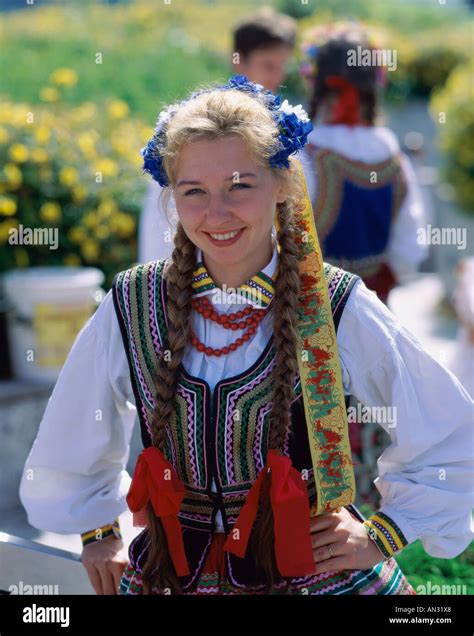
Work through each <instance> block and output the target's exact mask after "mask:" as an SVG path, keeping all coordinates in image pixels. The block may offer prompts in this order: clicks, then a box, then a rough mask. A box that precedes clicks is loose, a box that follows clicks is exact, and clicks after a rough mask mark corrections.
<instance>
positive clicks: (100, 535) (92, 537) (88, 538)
mask: <svg viewBox="0 0 474 636" xmlns="http://www.w3.org/2000/svg"><path fill="white" fill-rule="evenodd" d="M112 536H113V537H116V538H117V539H121V538H122V533H121V532H120V523H119V520H118V519H115V521H114V522H113V523H108V524H107V525H105V526H101V527H100V528H96V529H95V530H89V531H88V532H83V533H82V534H81V541H82V545H89V543H95V542H96V541H102V539H107V537H112Z"/></svg>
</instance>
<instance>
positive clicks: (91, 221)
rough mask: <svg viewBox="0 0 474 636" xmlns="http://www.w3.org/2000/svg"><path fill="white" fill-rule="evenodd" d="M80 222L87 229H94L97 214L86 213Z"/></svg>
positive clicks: (92, 212)
mask: <svg viewBox="0 0 474 636" xmlns="http://www.w3.org/2000/svg"><path fill="white" fill-rule="evenodd" d="M82 222H83V223H84V225H85V226H86V227H88V228H91V229H93V228H95V227H96V226H97V214H96V213H95V212H94V211H91V212H88V213H87V214H85V215H84V218H83V219H82Z"/></svg>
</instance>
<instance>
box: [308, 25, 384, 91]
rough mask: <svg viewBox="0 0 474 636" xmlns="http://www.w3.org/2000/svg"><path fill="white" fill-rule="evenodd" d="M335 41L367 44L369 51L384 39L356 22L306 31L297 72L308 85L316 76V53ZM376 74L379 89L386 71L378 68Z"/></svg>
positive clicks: (379, 32)
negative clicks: (329, 42) (343, 40)
mask: <svg viewBox="0 0 474 636" xmlns="http://www.w3.org/2000/svg"><path fill="white" fill-rule="evenodd" d="M336 39H345V40H349V41H351V40H352V41H354V43H357V42H360V41H361V40H362V41H365V42H366V43H367V45H368V48H369V49H377V48H379V47H380V46H381V44H382V42H383V40H384V39H385V38H384V34H383V33H382V32H381V31H380V30H376V29H375V28H374V27H372V26H371V27H369V26H368V25H366V24H364V23H362V22H358V21H356V20H351V21H346V22H342V21H339V22H331V23H330V24H326V25H320V26H317V27H313V28H311V29H308V30H307V31H305V32H304V34H303V38H302V43H301V46H300V51H301V55H302V58H303V60H302V62H301V64H300V66H299V72H300V75H302V77H304V78H305V80H306V81H307V82H308V84H309V85H313V84H314V81H315V78H316V75H317V74H318V53H319V50H320V48H321V47H322V46H323V45H324V44H326V43H327V42H328V41H329V40H336ZM376 72H377V85H378V86H380V87H383V86H385V85H386V79H387V70H386V69H385V68H384V67H383V66H378V67H377V69H376Z"/></svg>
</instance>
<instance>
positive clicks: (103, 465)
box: [20, 291, 136, 534]
mask: <svg viewBox="0 0 474 636" xmlns="http://www.w3.org/2000/svg"><path fill="white" fill-rule="evenodd" d="M135 415H136V407H135V404H134V397H133V392H132V388H131V385H130V377H129V371H128V367H127V360H126V356H125V352H124V350H123V344H122V342H121V336H120V328H119V324H118V321H117V319H116V316H115V313H114V307H113V298H112V291H109V292H108V294H106V296H105V297H104V299H103V300H102V302H101V304H100V306H99V307H98V309H97V310H96V312H95V313H94V315H93V316H92V317H91V318H90V319H89V320H88V321H87V322H86V324H85V325H84V327H83V328H82V329H81V331H80V332H79V334H78V335H77V337H76V340H75V342H74V344H73V346H72V348H71V350H70V352H69V355H68V358H67V360H66V362H65V364H64V366H63V368H62V369H61V373H60V375H59V377H58V379H57V381H56V384H55V387H54V390H53V392H52V395H51V397H50V399H49V401H48V404H47V407H46V410H45V412H44V414H43V418H42V420H41V423H40V426H39V430H38V434H37V437H36V439H35V442H34V444H33V447H32V449H31V451H30V454H29V456H28V458H27V461H26V464H25V468H24V471H23V475H22V479H21V483H20V499H21V501H22V504H23V506H24V507H25V510H26V512H27V515H28V521H29V523H30V524H31V525H32V526H34V527H36V528H39V529H42V530H50V531H52V532H57V533H59V534H70V533H83V532H86V531H89V530H90V529H91V528H98V527H101V526H104V525H106V524H109V523H112V522H113V521H114V519H115V518H116V517H118V516H119V515H120V514H121V513H122V512H124V511H125V510H126V509H127V504H126V501H125V497H126V495H127V492H128V489H129V486H130V482H131V478H130V475H129V474H128V472H127V471H126V470H125V466H126V463H127V460H128V454H129V448H130V438H131V434H132V430H133V425H134V420H135Z"/></svg>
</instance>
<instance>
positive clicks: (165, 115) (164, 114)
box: [155, 106, 176, 132]
mask: <svg viewBox="0 0 474 636" xmlns="http://www.w3.org/2000/svg"><path fill="white" fill-rule="evenodd" d="M175 110H176V107H174V106H170V107H169V108H167V109H166V110H162V111H161V113H160V114H159V117H158V120H157V122H156V126H155V131H156V132H161V130H162V129H163V127H164V126H166V124H167V123H168V122H169V121H170V119H171V117H172V115H173V113H174V111H175Z"/></svg>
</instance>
